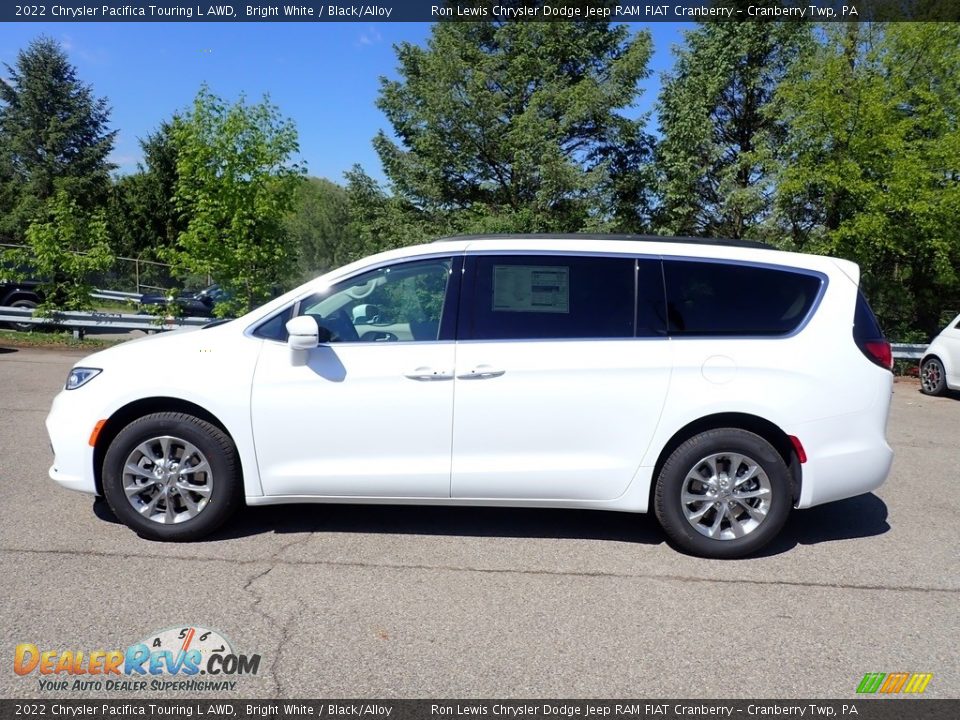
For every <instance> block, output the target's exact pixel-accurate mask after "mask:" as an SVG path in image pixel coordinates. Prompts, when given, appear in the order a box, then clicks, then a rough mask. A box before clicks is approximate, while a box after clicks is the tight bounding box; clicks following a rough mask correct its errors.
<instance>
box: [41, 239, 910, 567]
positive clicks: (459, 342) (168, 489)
mask: <svg viewBox="0 0 960 720" xmlns="http://www.w3.org/2000/svg"><path fill="white" fill-rule="evenodd" d="M859 277H860V271H859V268H858V267H857V266H856V265H855V264H854V263H851V262H848V261H846V260H840V259H836V258H829V257H819V256H813V255H801V254H796V253H787V252H780V251H777V250H773V249H771V248H769V247H767V246H762V245H759V244H758V243H749V242H732V241H730V242H707V241H698V240H692V239H683V238H679V239H673V240H671V239H668V238H657V237H653V238H637V237H626V238H612V237H602V236H601V237H590V236H584V235H577V236H566V237H556V236H551V237H538V236H497V237H468V238H454V239H450V240H445V241H440V242H436V243H433V244H429V245H420V246H416V247H406V248H402V249H399V250H393V251H390V252H386V253H382V254H380V255H375V256H373V257H370V258H366V259H364V260H360V261H358V262H356V263H353V264H352V265H348V266H346V267H344V268H341V269H339V270H335V271H333V272H331V273H329V274H327V275H325V276H323V277H320V278H318V279H316V280H314V281H312V282H309V283H307V284H305V285H303V286H301V287H299V288H297V289H296V290H293V291H291V292H289V293H287V294H286V295H284V296H282V297H280V298H277V299H276V300H273V301H271V302H269V303H267V304H266V305H264V306H263V307H261V308H259V309H257V310H254V311H253V312H251V313H249V314H247V315H245V316H243V317H241V318H238V319H236V320H233V321H230V322H227V323H225V324H220V325H216V326H214V327H210V326H208V327H206V328H204V329H202V330H198V331H194V332H186V333H171V334H167V335H160V336H156V337H154V338H149V339H144V340H137V341H133V342H128V343H124V344H122V345H119V346H117V347H114V348H111V349H109V350H105V351H103V352H99V353H96V354H95V355H91V356H90V357H88V358H85V359H84V360H82V361H81V362H79V363H78V364H77V365H76V367H74V368H73V370H72V371H71V372H70V375H69V377H68V379H67V383H66V386H65V388H64V390H63V391H62V392H61V393H60V394H59V395H58V396H57V397H56V399H55V400H54V402H53V408H52V410H51V411H50V415H49V416H48V418H47V429H48V431H49V434H50V438H51V443H52V446H53V449H54V453H55V458H54V462H53V466H52V467H51V469H50V476H51V477H52V478H53V479H54V480H55V481H57V482H58V483H59V484H61V485H63V486H64V487H67V488H72V489H74V490H80V491H83V492H87V493H96V494H102V495H105V496H106V499H107V501H108V502H109V504H110V506H111V507H112V509H113V511H114V512H115V513H116V515H117V517H118V518H120V520H122V521H123V522H125V523H126V524H127V525H129V526H130V527H131V528H132V529H133V530H135V531H136V532H137V533H139V534H140V535H142V536H144V537H147V538H152V539H156V540H196V539H198V538H201V537H203V536H205V535H207V534H209V533H211V532H213V531H214V530H215V529H216V528H218V527H219V526H220V525H221V524H222V523H223V522H224V521H225V520H226V519H227V517H228V516H229V515H230V514H231V512H232V511H233V510H235V509H236V508H237V507H238V506H240V505H242V504H243V503H246V504H248V505H270V504H278V503H302V502H325V503H387V504H420V505H425V504H431V505H467V506H471V505H472V506H479V505H499V506H526V507H566V508H590V509H596V510H618V511H625V512H638V513H643V512H647V511H653V512H655V513H656V516H657V518H658V519H659V521H660V524H661V525H662V526H663V528H664V530H665V531H666V533H667V535H668V536H669V537H670V538H671V539H672V540H673V541H674V543H675V544H676V545H678V546H679V547H680V548H682V549H684V550H686V551H688V552H691V553H695V554H699V555H704V556H708V557H718V558H732V557H741V556H743V555H747V554H750V553H753V552H756V551H757V550H759V549H760V548H761V547H763V546H764V545H765V544H766V543H768V542H769V541H770V540H772V539H773V538H774V537H775V536H776V535H777V533H778V532H779V531H780V529H781V528H782V527H783V524H784V522H785V521H786V519H787V516H788V514H789V513H790V511H791V509H792V508H794V507H797V508H806V507H811V506H814V505H820V504H822V503H826V502H831V501H833V500H840V499H842V498H847V497H851V496H854V495H859V494H861V493H866V492H870V491H871V490H873V489H874V488H876V487H878V486H879V485H880V484H881V483H883V481H884V480H885V479H886V477H887V473H888V472H889V469H890V464H891V461H892V457H893V453H892V451H891V449H890V446H889V445H888V444H887V442H886V439H885V436H884V433H885V428H886V422H887V413H888V411H889V407H890V399H891V393H892V388H893V376H892V374H891V372H890V368H891V365H892V356H891V351H890V344H889V343H888V342H887V341H886V339H885V338H884V337H883V334H882V333H881V332H880V329H879V327H878V326H877V322H876V320H875V318H874V316H873V313H872V312H871V310H870V307H869V305H868V304H867V301H866V300H865V299H864V297H863V295H862V294H861V293H860V291H859V287H858V286H859Z"/></svg>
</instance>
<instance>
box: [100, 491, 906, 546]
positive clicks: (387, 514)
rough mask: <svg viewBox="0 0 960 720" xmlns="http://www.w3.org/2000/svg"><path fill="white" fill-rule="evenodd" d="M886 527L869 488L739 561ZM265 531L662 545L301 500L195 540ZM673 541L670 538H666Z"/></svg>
mask: <svg viewBox="0 0 960 720" xmlns="http://www.w3.org/2000/svg"><path fill="white" fill-rule="evenodd" d="M93 512H94V514H95V515H96V517H98V518H99V519H100V520H103V521H104V522H109V523H113V524H119V523H120V521H119V520H117V518H116V516H114V514H113V511H112V510H111V509H110V507H109V505H108V504H107V503H106V501H105V500H104V499H103V498H97V499H96V500H95V501H94V503H93ZM888 530H890V525H889V523H888V522H887V506H886V504H885V503H884V502H883V500H881V499H880V498H878V497H877V496H876V495H874V494H872V493H870V494H867V495H859V496H857V497H854V498H849V499H847V500H840V501H838V502H834V503H828V504H827V505H821V506H818V507H815V508H810V509H807V510H797V511H794V512H793V513H791V515H790V518H789V519H788V520H787V524H786V525H785V526H784V528H783V530H782V531H781V532H780V535H779V536H778V537H777V538H776V539H774V541H773V542H772V543H770V545H768V546H767V547H765V548H764V549H763V550H761V551H760V552H759V553H757V554H755V555H751V556H750V557H748V558H744V560H750V559H751V558H757V557H771V556H774V555H780V554H783V553H785V552H788V551H790V550H792V549H793V548H795V547H796V546H797V545H818V544H821V543H827V542H834V541H838V540H851V539H854V538H864V537H873V536H875V535H882V534H884V533H885V532H887V531H888ZM267 533H275V534H283V535H287V534H297V533H363V534H379V535H433V536H450V537H478V538H479V537H503V538H549V539H558V540H597V541H613V542H624V543H636V544H639V545H659V544H661V543H664V542H668V541H667V538H666V536H665V535H664V533H663V531H662V530H661V529H660V526H659V525H658V524H657V520H656V518H655V517H654V516H653V515H652V514H648V515H637V514H634V513H622V512H608V511H601V510H555V509H541V508H491V507H428V506H408V505H343V504H339V503H327V504H323V503H303V504H300V505H272V506H264V507H244V508H242V509H241V510H240V511H239V512H238V513H237V514H236V515H235V516H234V517H233V518H231V519H230V520H229V521H228V522H227V524H226V526H224V527H223V528H221V529H220V530H218V531H217V532H216V533H214V534H213V535H211V536H210V537H209V538H206V539H205V540H203V541H201V542H219V541H224V540H235V539H238V538H243V537H250V536H254V535H263V534H267ZM669 544H671V545H672V543H669Z"/></svg>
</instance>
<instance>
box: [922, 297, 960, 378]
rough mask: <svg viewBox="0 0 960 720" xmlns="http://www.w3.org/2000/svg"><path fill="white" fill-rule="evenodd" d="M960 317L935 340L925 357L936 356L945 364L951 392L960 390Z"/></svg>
mask: <svg viewBox="0 0 960 720" xmlns="http://www.w3.org/2000/svg"><path fill="white" fill-rule="evenodd" d="M958 324H960V315H957V317H955V318H954V319H953V320H951V321H950V324H949V325H947V327H945V328H944V329H943V332H941V333H940V334H939V335H937V337H935V338H934V339H933V342H932V343H930V346H929V347H928V348H927V350H926V353H925V355H924V357H928V356H930V355H936V356H937V357H938V358H940V361H941V362H942V363H943V369H944V372H945V374H946V380H947V387H948V388H950V389H951V390H960V327H957V325H958Z"/></svg>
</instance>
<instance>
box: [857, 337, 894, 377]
mask: <svg viewBox="0 0 960 720" xmlns="http://www.w3.org/2000/svg"><path fill="white" fill-rule="evenodd" d="M862 350H863V351H864V352H863V354H864V355H866V356H867V357H868V358H869V359H870V360H872V361H873V362H875V363H876V364H877V365H879V366H880V367H882V368H885V369H887V370H893V348H891V347H890V343H888V342H887V341H886V340H867V341H866V342H864V343H863V345H862Z"/></svg>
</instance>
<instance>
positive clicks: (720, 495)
mask: <svg viewBox="0 0 960 720" xmlns="http://www.w3.org/2000/svg"><path fill="white" fill-rule="evenodd" d="M792 504H793V497H792V493H791V491H790V480H789V470H788V469H787V465H786V463H785V462H784V461H783V458H782V457H781V456H780V453H778V452H777V451H776V449H774V447H773V446H772V445H770V443H768V442H767V441H766V440H764V439H763V438H762V437H760V436H759V435H756V434H754V433H751V432H747V431H746V430H740V429H735V428H723V429H718V430H709V431H707V432H704V433H701V434H699V435H696V436H694V437H692V438H690V439H689V440H687V441H686V442H685V443H683V444H682V445H681V446H680V447H678V448H677V449H676V450H675V451H674V452H673V454H671V455H670V457H669V458H668V459H667V461H666V463H664V465H663V469H662V470H661V472H660V476H659V478H658V480H657V488H656V494H655V496H654V510H655V512H656V514H657V519H658V520H659V521H660V524H661V525H662V526H663V529H664V531H665V532H666V533H667V535H668V536H669V537H670V538H671V539H672V540H673V541H674V542H675V543H676V544H677V545H678V546H680V547H681V548H682V549H683V550H686V551H687V552H690V553H692V554H694V555H700V556H702V557H709V558H739V557H743V556H745V555H750V554H751V553H754V552H756V551H757V550H759V549H760V548H762V547H763V546H764V545H766V544H767V543H769V542H770V541H771V540H772V539H773V538H774V537H775V536H776V535H777V533H779V532H780V530H781V528H782V527H783V524H784V523H785V522H786V520H787V516H788V515H789V513H790V507H791V506H792Z"/></svg>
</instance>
